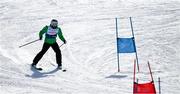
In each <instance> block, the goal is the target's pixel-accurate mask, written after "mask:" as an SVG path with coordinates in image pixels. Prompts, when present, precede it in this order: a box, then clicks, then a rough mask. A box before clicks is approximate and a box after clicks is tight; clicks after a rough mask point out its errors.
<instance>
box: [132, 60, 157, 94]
mask: <svg viewBox="0 0 180 94" xmlns="http://www.w3.org/2000/svg"><path fill="white" fill-rule="evenodd" d="M135 62H136V60H134V79H133V82H134V84H133V94H156V89H155V85H154V80H153V76H152V72H151V67H150V64H149V62H148V67H149V72H150V75H151V80H152V81H151V82H149V83H141V84H139V83H138V82H135V79H136V63H135Z"/></svg>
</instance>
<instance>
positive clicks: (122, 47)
mask: <svg viewBox="0 0 180 94" xmlns="http://www.w3.org/2000/svg"><path fill="white" fill-rule="evenodd" d="M134 43H135V42H134V38H133V37H132V38H117V45H118V53H134V52H136V49H135V45H134Z"/></svg>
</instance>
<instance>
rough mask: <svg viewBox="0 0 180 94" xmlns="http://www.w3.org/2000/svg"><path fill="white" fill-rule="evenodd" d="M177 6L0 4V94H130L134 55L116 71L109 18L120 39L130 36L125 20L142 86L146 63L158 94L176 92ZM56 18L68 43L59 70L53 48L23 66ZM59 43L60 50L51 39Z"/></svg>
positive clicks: (111, 1) (123, 58)
mask: <svg viewBox="0 0 180 94" xmlns="http://www.w3.org/2000/svg"><path fill="white" fill-rule="evenodd" d="M179 5H180V1H178V0H0V38H1V39H0V71H1V72H0V93H1V94H132V90H133V87H132V86H133V60H134V58H135V55H134V54H125V55H123V54H121V55H120V65H121V67H120V68H121V72H120V73H117V57H116V38H115V37H116V35H115V19H114V18H115V17H118V18H121V19H120V20H119V22H118V23H119V24H118V26H119V28H120V29H119V36H121V37H127V36H128V37H129V35H130V34H129V33H130V24H129V20H128V17H130V16H131V17H132V20H133V26H134V31H135V38H136V46H137V51H138V57H139V62H140V73H138V74H137V78H138V79H139V81H140V83H141V82H148V81H150V75H149V71H148V67H147V61H149V62H150V64H151V68H152V71H153V76H154V80H155V85H156V89H157V91H158V82H157V81H158V77H160V78H161V89H162V94H179V93H180V85H179V84H180V74H179V71H180V54H179V53H180V49H179V48H180V16H179V15H180V6H179ZM52 18H56V19H58V20H59V23H60V27H61V28H62V31H63V34H64V36H65V38H66V40H67V42H68V43H67V45H63V46H62V47H61V51H62V54H63V67H64V68H67V70H68V71H67V72H65V73H64V72H61V71H57V70H56V69H55V68H56V67H55V66H56V63H55V54H54V52H53V50H52V49H49V50H48V52H47V53H46V54H45V55H44V57H43V58H42V60H41V61H40V62H39V64H38V66H40V67H42V68H44V70H43V71H42V72H38V71H35V70H33V69H31V68H30V64H31V63H32V60H33V58H34V57H35V55H36V54H37V53H38V52H39V51H40V50H41V48H42V44H43V41H38V42H36V43H34V44H31V45H28V46H26V47H23V48H19V47H18V46H20V45H22V44H24V43H27V42H30V41H33V40H35V39H38V32H39V30H40V29H41V28H42V27H43V26H45V25H49V22H50V20H51V19H52ZM58 44H59V45H60V44H62V42H61V41H60V40H58Z"/></svg>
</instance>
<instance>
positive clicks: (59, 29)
mask: <svg viewBox="0 0 180 94" xmlns="http://www.w3.org/2000/svg"><path fill="white" fill-rule="evenodd" d="M58 36H59V38H60V39H61V40H62V41H65V39H64V36H63V34H62V32H61V28H58Z"/></svg>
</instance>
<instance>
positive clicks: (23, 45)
mask: <svg viewBox="0 0 180 94" xmlns="http://www.w3.org/2000/svg"><path fill="white" fill-rule="evenodd" d="M36 41H39V39H37V40H34V41H31V42H28V43H26V44H23V45H21V46H19V48H21V47H24V46H26V45H29V44H31V43H34V42H36Z"/></svg>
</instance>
